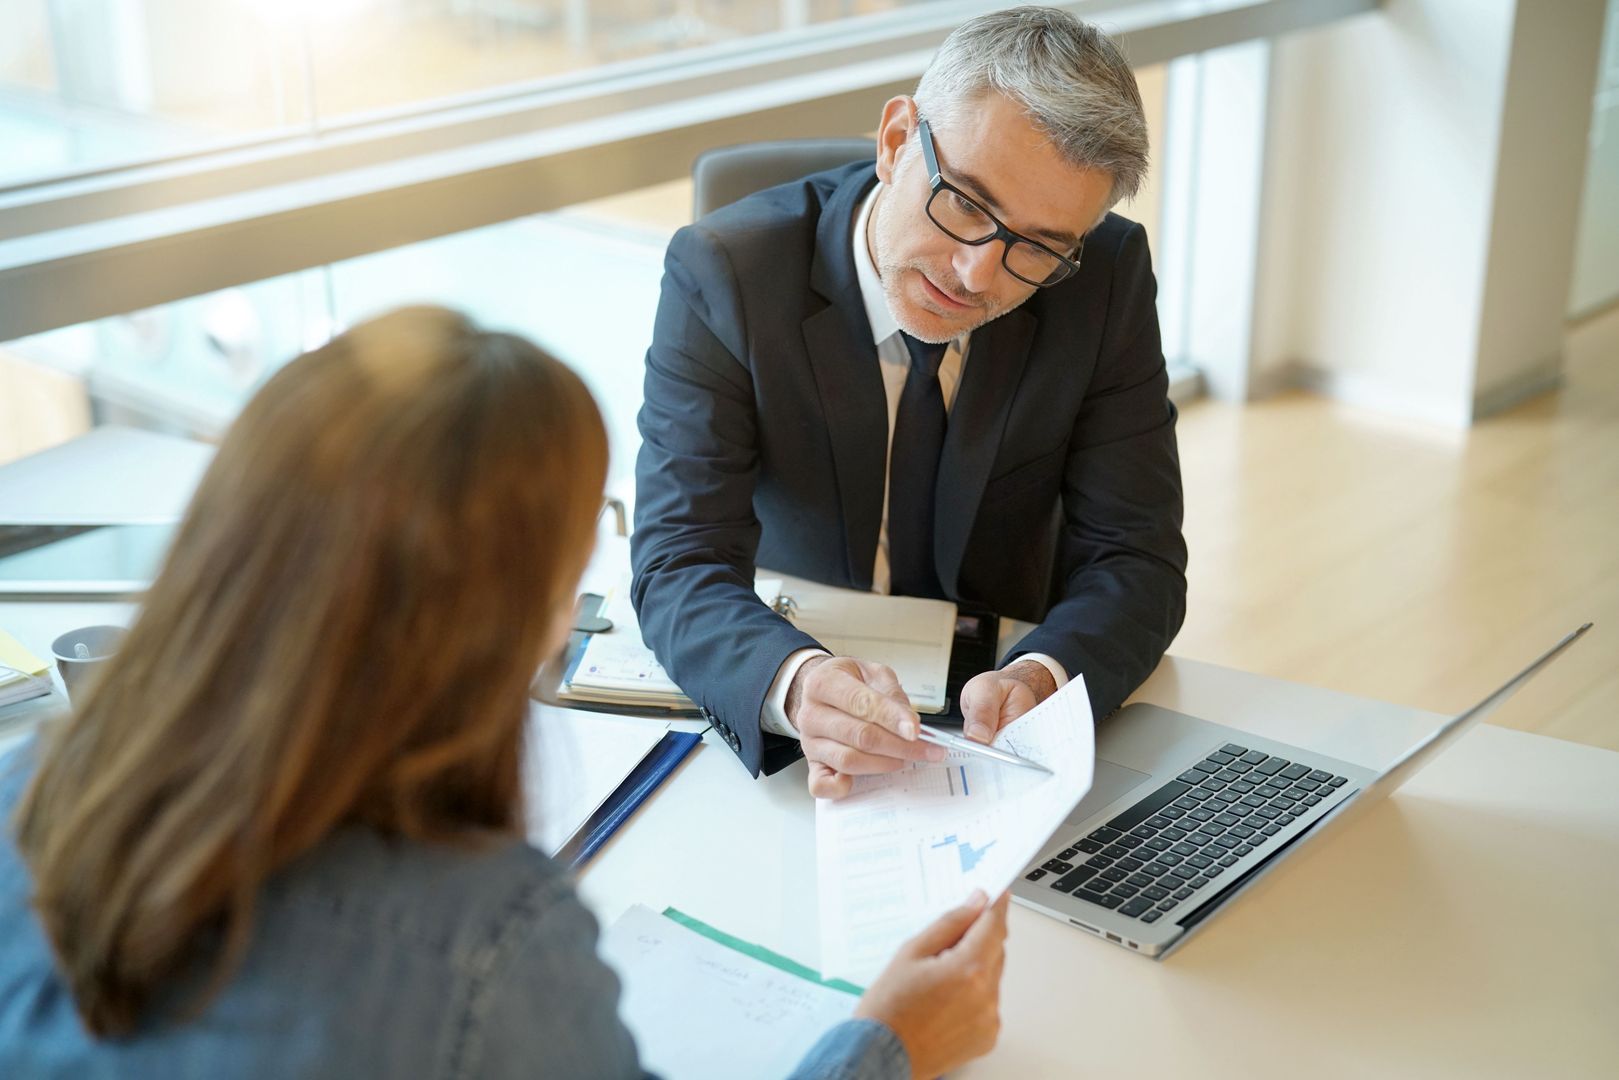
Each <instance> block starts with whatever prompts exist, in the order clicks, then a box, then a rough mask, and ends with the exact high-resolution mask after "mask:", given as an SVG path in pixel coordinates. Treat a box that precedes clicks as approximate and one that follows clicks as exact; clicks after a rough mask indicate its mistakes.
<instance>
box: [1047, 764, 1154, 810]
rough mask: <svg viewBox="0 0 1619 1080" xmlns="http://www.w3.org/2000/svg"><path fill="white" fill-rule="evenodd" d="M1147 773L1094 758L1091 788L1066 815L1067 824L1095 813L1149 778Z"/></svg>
mask: <svg viewBox="0 0 1619 1080" xmlns="http://www.w3.org/2000/svg"><path fill="white" fill-rule="evenodd" d="M1151 779H1152V777H1151V776H1149V775H1148V774H1147V773H1143V772H1136V771H1135V770H1134V769H1126V768H1125V767H1124V766H1123V765H1115V764H1114V763H1113V762H1111V761H1108V760H1107V759H1106V758H1097V759H1096V771H1095V778H1094V779H1093V780H1092V781H1091V790H1090V791H1088V792H1087V793H1086V794H1085V797H1084V798H1083V799H1081V800H1079V805H1078V806H1076V807H1074V810H1073V813H1071V814H1069V815H1068V822H1067V823H1068V824H1069V825H1078V824H1079V823H1080V822H1082V821H1084V820H1085V819H1086V818H1088V817H1090V816H1091V815H1092V814H1094V813H1096V812H1097V811H1098V810H1100V809H1102V807H1104V806H1106V805H1107V804H1108V803H1110V802H1112V801H1113V800H1114V799H1117V798H1118V797H1119V796H1121V795H1123V794H1124V793H1125V792H1127V791H1129V790H1130V789H1131V788H1134V787H1139V786H1140V785H1141V784H1144V783H1146V782H1147V781H1148V780H1151Z"/></svg>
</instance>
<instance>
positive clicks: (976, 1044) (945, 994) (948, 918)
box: [855, 891, 1011, 1078]
mask: <svg viewBox="0 0 1619 1080" xmlns="http://www.w3.org/2000/svg"><path fill="white" fill-rule="evenodd" d="M1010 899H1011V894H1010V893H1003V894H1002V895H1001V898H1000V899H999V900H998V901H996V902H995V904H994V905H993V906H989V905H988V903H987V898H986V897H985V896H984V894H983V893H982V892H978V891H975V892H974V893H973V895H972V896H971V897H970V898H969V899H968V901H967V902H966V903H965V904H963V905H962V906H961V907H958V908H954V909H952V910H950V911H947V912H945V913H944V914H943V915H941V916H940V917H939V918H938V919H937V920H936V921H935V922H934V923H933V924H932V925H931V926H929V927H928V928H927V929H925V930H923V931H922V932H921V933H920V934H917V935H916V936H915V937H913V938H912V939H911V940H909V941H907V942H906V943H905V944H904V945H901V946H900V948H899V952H898V953H896V954H895V955H894V959H893V960H891V961H889V963H888V966H887V967H886V968H884V969H883V973H882V974H881V975H879V976H878V977H877V981H876V982H874V983H872V984H871V987H870V988H869V989H868V990H867V991H866V993H865V996H864V997H862V998H861V999H860V1005H859V1007H858V1008H856V1009H855V1015H856V1016H861V1017H869V1018H871V1019H873V1020H880V1021H882V1022H883V1023H885V1024H887V1025H888V1026H889V1027H890V1028H891V1029H893V1031H894V1033H895V1034H896V1035H898V1036H899V1041H900V1042H901V1043H903V1044H904V1045H905V1051H906V1053H907V1054H909V1055H910V1058H911V1074H912V1075H913V1076H915V1077H919V1078H932V1077H936V1076H940V1075H942V1074H944V1073H947V1072H949V1071H951V1070H952V1069H955V1068H958V1067H960V1066H962V1065H964V1064H966V1063H967V1062H969V1061H971V1060H972V1059H973V1058H976V1057H981V1056H983V1055H984V1054H987V1053H988V1052H989V1051H990V1049H991V1048H992V1047H993V1046H994V1045H995V1040H996V1038H997V1037H998V1036H999V1035H1000V1031H1001V968H1002V966H1003V965H1004V964H1005V961H1006V905H1007V903H1008V902H1009V901H1010Z"/></svg>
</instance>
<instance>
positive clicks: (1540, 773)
mask: <svg viewBox="0 0 1619 1080" xmlns="http://www.w3.org/2000/svg"><path fill="white" fill-rule="evenodd" d="M170 441H171V442H173V441H176V440H170ZM130 449H131V447H130V444H128V443H127V442H125V443H123V444H122V445H121V450H120V452H127V451H129V450H130ZM144 449H145V450H146V451H149V452H151V453H153V454H157V455H158V456H159V457H164V456H165V455H177V456H171V457H166V458H165V459H166V460H170V461H171V462H172V461H179V460H181V459H183V458H186V457H189V456H192V455H195V454H197V453H198V452H199V451H197V450H196V449H195V448H193V449H186V448H183V447H175V446H165V447H161V448H160V447H158V446H156V445H150V444H149V445H148V446H146V447H145V448H144ZM83 450H84V448H83V447H82V446H81V447H78V449H77V450H75V451H73V453H74V454H75V455H76V456H75V457H74V458H73V459H72V460H73V461H75V462H77V463H78V464H77V466H76V467H82V468H87V469H89V470H90V472H89V474H88V479H87V478H85V477H78V478H74V477H70V476H68V475H67V470H53V471H54V472H55V473H56V479H54V480H53V482H52V484H51V485H45V486H44V487H45V488H46V489H48V490H49V491H51V492H57V491H62V490H72V491H76V492H78V493H79V495H80V497H81V498H85V499H92V500H93V499H94V498H95V497H96V495H95V492H94V490H93V489H95V488H98V487H101V486H103V485H101V484H99V483H97V482H96V478H102V479H105V478H106V477H107V476H108V470H105V469H103V468H101V466H100V464H99V462H97V461H96V460H95V455H86V454H84V453H83ZM201 453H202V454H203V457H201V458H197V459H196V460H198V461H200V460H204V459H205V450H204V451H201ZM64 460H68V459H66V458H65V457H64V456H62V455H59V456H58V458H57V462H58V463H60V462H62V461H64ZM27 464H28V463H27V462H23V463H19V465H17V466H7V467H5V468H0V508H5V509H9V508H10V505H11V504H10V501H9V500H10V499H11V497H12V496H13V495H14V494H15V492H16V490H17V488H16V487H15V486H13V485H11V484H10V482H9V478H10V477H11V476H12V475H13V474H14V470H16V469H18V468H20V467H21V466H23V465H27ZM193 464H195V461H194V462H193ZM37 466H38V462H37V461H35V464H34V465H33V466H30V468H29V471H28V472H27V473H25V474H24V475H34V476H37V475H38V468H37ZM124 468H125V470H126V472H127V471H129V470H131V469H132V466H130V465H129V464H128V463H127V462H126V464H125V466H124ZM159 471H160V472H161V471H162V470H159ZM167 472H168V474H169V475H170V476H171V479H172V481H173V482H174V485H175V486H174V488H173V489H171V490H170V491H169V492H168V493H167V494H164V495H162V496H161V497H162V498H164V499H169V500H171V502H170V503H168V504H167V505H173V506H178V505H180V504H182V503H183V502H184V498H185V496H186V494H188V493H189V490H190V485H191V484H192V483H194V482H195V471H194V470H191V469H188V468H187V467H183V466H171V467H170V468H169V469H168V470H167ZM133 473H134V474H135V475H140V476H147V477H150V476H152V475H154V474H153V473H152V471H151V470H142V469H133ZM61 485H67V486H66V487H62V486H61ZM35 486H36V488H39V487H40V485H37V484H36V485H35ZM53 497H54V496H53ZM173 500H177V501H173ZM72 509H75V510H76V509H78V508H77V507H74V508H72ZM601 554H602V558H601V560H599V562H598V568H597V573H598V574H599V573H600V572H601V569H600V568H601V566H603V565H606V564H608V563H610V562H611V561H612V560H615V559H619V558H622V555H621V553H620V552H618V551H616V550H615V549H614V545H613V544H612V542H611V541H608V542H606V544H605V546H604V549H603V551H602V553H601ZM127 616H128V609H127V608H125V607H122V606H121V605H105V604H51V603H30V604H4V603H0V626H7V627H8V628H9V629H11V630H12V632H13V633H16V634H17V635H18V636H19V637H21V638H22V639H23V641H24V643H25V644H27V645H29V646H30V647H31V648H33V649H35V650H36V651H41V652H43V651H45V650H47V649H48V647H49V644H50V641H51V639H52V638H53V637H54V636H55V635H56V634H58V633H60V632H62V631H63V630H67V629H70V628H72V627H74V626H82V625H86V624H88V623H95V622H119V621H121V620H122V619H123V618H127ZM1503 674H1505V673H1503ZM1485 689H1487V688H1485V687H1480V688H1479V690H1480V692H1481V693H1482V692H1483V691H1484V690H1485ZM1136 698H1138V699H1140V700H1146V701H1152V702H1156V703H1157V704H1160V705H1164V706H1167V707H1169V708H1174V709H1179V710H1181V711H1183V712H1189V713H1195V714H1197V715H1200V716H1204V717H1206V718H1208V719H1210V720H1217V721H1219V722H1221V723H1225V724H1229V725H1230V726H1232V727H1235V728H1239V729H1243V730H1247V731H1252V732H1256V733H1259V734H1264V735H1268V736H1271V737H1274V738H1280V739H1287V740H1289V741H1293V742H1299V743H1304V744H1307V745H1310V746H1313V747H1315V748H1316V749H1319V750H1321V751H1322V752H1324V753H1328V754H1331V755H1334V756H1337V757H1341V758H1344V759H1346V760H1349V761H1356V762H1360V763H1363V764H1368V765H1377V764H1381V763H1383V762H1386V761H1388V760H1390V759H1391V758H1393V757H1394V755H1395V754H1397V753H1398V752H1399V751H1400V750H1401V749H1403V748H1404V747H1405V746H1407V745H1409V744H1410V743H1411V742H1413V741H1415V739H1416V738H1417V736H1419V735H1420V734H1422V733H1423V732H1425V731H1428V730H1430V729H1431V728H1432V727H1433V726H1434V725H1436V724H1437V723H1438V722H1439V719H1440V718H1439V717H1437V716H1434V715H1432V714H1426V713H1421V712H1418V711H1415V710H1412V711H1410V712H1409V713H1407V714H1405V715H1404V716H1403V717H1402V718H1399V719H1394V720H1391V719H1389V718H1388V716H1387V714H1382V719H1380V720H1373V719H1372V718H1371V715H1372V714H1371V712H1370V710H1368V708H1367V703H1366V702H1365V701H1363V700H1361V699H1358V698H1354V697H1349V696H1346V695H1342V694H1335V693H1331V692H1329V691H1323V690H1317V689H1312V688H1310V687H1303V686H1296V685H1292V684H1289V683H1284V682H1281V681H1279V680H1275V679H1267V678H1261V677H1259V676H1254V675H1245V674H1242V673H1240V672H1235V671H1230V670H1227V669H1223V668H1218V667H1214V666H1212V665H1208V664H1200V663H1197V662H1195V661H1190V660H1182V659H1178V658H1175V657H1171V658H1169V659H1166V660H1165V661H1164V663H1163V664H1162V665H1161V666H1160V667H1159V669H1158V671H1157V672H1156V673H1154V675H1153V676H1152V678H1151V679H1149V680H1148V682H1147V683H1146V685H1144V686H1143V687H1142V688H1141V690H1140V691H1139V692H1138V693H1137V694H1136ZM0 741H3V740H0ZM814 866H815V862H814V810H813V805H812V804H811V802H810V800H809V798H808V796H807V795H806V793H805V784H804V766H803V764H802V763H800V764H798V765H796V766H794V767H792V768H790V769H788V770H786V771H785V772H782V773H779V774H778V775H776V776H774V777H771V778H769V779H767V780H763V781H754V780H751V779H749V778H748V776H747V775H746V774H745V773H744V772H743V770H742V768H741V766H740V765H739V764H738V763H737V761H736V758H735V755H733V754H732V753H731V751H730V750H729V749H728V748H727V747H726V746H725V745H724V744H723V743H721V742H719V741H718V739H717V738H716V737H715V736H714V735H713V734H710V735H708V736H707V738H706V739H705V741H704V745H703V746H702V747H700V748H699V749H698V750H697V751H696V752H694V753H693V754H692V755H691V757H690V758H688V759H687V761H686V762H685V764H684V765H683V766H682V767H681V769H680V770H679V771H678V772H677V773H676V774H675V776H674V777H672V778H671V779H670V781H669V782H668V783H667V784H665V785H664V786H663V787H662V788H661V789H660V790H659V792H658V793H657V794H656V795H655V796H654V797H653V798H652V799H651V800H649V801H648V803H647V805H646V806H645V807H643V808H642V810H641V811H640V812H639V813H638V814H637V815H636V816H635V817H634V818H632V819H631V821H630V822H629V823H628V824H627V825H626V826H625V827H624V828H623V829H622V830H620V832H619V833H618V835H617V836H615V837H614V839H613V840H612V841H611V842H610V843H609V844H608V845H607V846H606V847H605V848H603V850H602V851H601V852H600V853H599V854H598V855H597V856H596V858H595V860H594V861H593V862H592V863H591V864H590V866H589V867H588V868H587V870H586V872H585V874H584V876H583V878H582V880H581V882H580V891H581V893H582V894H583V896H584V897H585V900H586V902H587V903H589V904H590V905H591V907H592V908H593V909H594V910H595V911H596V913H597V914H598V916H599V917H600V918H601V919H602V921H603V922H604V923H606V922H611V921H612V920H613V919H615V918H617V917H618V915H619V914H620V913H621V912H622V911H623V910H624V909H625V908H627V907H628V906H629V905H630V904H632V903H645V904H647V905H648V906H651V907H654V908H661V907H663V906H665V905H673V906H674V907H677V908H680V909H681V910H683V911H686V912H688V913H690V914H692V915H694V916H696V917H698V918H700V919H703V920H705V921H708V922H710V923H713V924H714V925H716V926H719V927H721V928H723V929H725V930H727V931H729V932H731V933H733V934H737V935H740V936H742V937H745V938H748V939H751V940H754V941H757V942H760V943H762V944H764V945H767V946H769V947H770V948H773V949H776V950H778V951H779V952H782V953H785V954H787V955H789V956H793V957H795V958H797V959H800V960H803V961H805V962H807V963H810V964H814V963H816V961H817V959H818V957H817V937H818V933H817V922H816V893H815V870H814ZM1011 918H1012V936H1011V939H1010V941H1009V942H1008V961H1007V967H1006V979H1005V983H1004V986H1003V1003H1002V1013H1003V1018H1004V1024H1005V1026H1004V1030H1003V1033H1002V1036H1001V1042H1000V1046H999V1047H998V1048H997V1049H996V1051H995V1052H994V1053H993V1054H991V1055H990V1056H989V1057H988V1058H986V1059H984V1060H983V1061H980V1062H978V1063H976V1064H975V1065H973V1066H972V1067H970V1068H968V1069H967V1070H965V1071H964V1073H963V1074H962V1075H964V1076H968V1077H999V1076H1006V1077H1019V1078H1033V1077H1039V1078H1043V1077H1048V1076H1050V1077H1056V1076H1061V1077H1069V1076H1073V1077H1083V1078H1089V1077H1112V1076H1121V1075H1134V1076H1162V1075H1170V1074H1172V1073H1175V1072H1184V1073H1187V1074H1191V1075H1198V1076H1241V1077H1243V1078H1245V1080H1246V1078H1251V1077H1256V1076H1258V1077H1268V1076H1289V1077H1291V1076H1300V1075H1303V1076H1312V1077H1314V1076H1320V1077H1329V1078H1336V1077H1361V1076H1379V1077H1381V1076H1400V1077H1406V1076H1421V1077H1432V1076H1455V1077H1479V1076H1502V1077H1524V1076H1536V1077H1539V1076H1545V1077H1559V1078H1561V1077H1576V1076H1603V1077H1612V1076H1615V1075H1619V754H1615V753H1612V752H1610V751H1606V750H1597V749H1592V748H1589V747H1584V746H1578V745H1575V744H1572V743H1565V742H1560V741H1558V740H1555V739H1548V738H1545V737H1542V736H1537V735H1528V734H1524V733H1521V732H1517V731H1510V730H1507V729H1504V728H1496V727H1492V726H1490V725H1483V726H1481V727H1479V728H1477V729H1475V730H1474V731H1472V732H1471V733H1470V734H1468V735H1467V736H1466V737H1465V738H1464V739H1463V740H1462V741H1461V742H1460V743H1459V744H1458V745H1457V746H1456V747H1454V748H1453V749H1452V750H1451V751H1450V752H1449V753H1447V754H1446V755H1444V756H1443V757H1441V758H1440V759H1439V760H1438V761H1437V762H1436V763H1434V764H1433V765H1431V766H1430V767H1429V768H1428V769H1427V770H1426V771H1425V772H1423V773H1422V774H1421V775H1420V776H1419V777H1417V778H1416V779H1415V780H1414V781H1412V782H1411V783H1410V784H1409V785H1408V786H1407V787H1406V788H1405V789H1404V790H1402V791H1401V792H1400V793H1399V794H1398V795H1397V796H1395V798H1394V799H1392V800H1390V801H1389V802H1387V803H1385V804H1383V805H1382V806H1380V807H1378V808H1377V809H1376V810H1375V811H1374V812H1372V813H1370V814H1368V815H1367V816H1366V817H1365V818H1363V819H1362V820H1361V821H1359V822H1357V823H1356V824H1355V825H1354V826H1353V827H1352V828H1350V829H1348V830H1346V831H1344V832H1343V833H1341V834H1340V835H1338V836H1337V837H1334V838H1332V839H1331V840H1329V841H1328V842H1326V843H1324V844H1323V845H1322V846H1321V847H1319V848H1317V849H1315V850H1313V851H1309V852H1307V853H1304V854H1303V855H1302V856H1301V857H1300V858H1298V859H1296V860H1294V861H1293V862H1292V863H1291V864H1289V865H1288V866H1286V867H1284V868H1282V869H1281V870H1279V871H1278V872H1277V873H1275V874H1273V875H1271V876H1270V877H1269V878H1268V879H1266V880H1265V881H1264V882H1262V883H1261V884H1260V885H1259V886H1258V887H1257V888H1255V889H1254V890H1252V891H1251V892H1250V893H1249V894H1248V895H1247V896H1245V897H1244V898H1243V899H1242V900H1240V901H1238V902H1237V903H1236V904H1235V905H1234V906H1233V907H1232V908H1231V909H1229V910H1228V911H1226V912H1224V913H1223V914H1221V915H1220V916H1219V917H1218V919H1217V921H1215V922H1214V923H1212V924H1211V925H1210V926H1209V927H1208V929H1206V930H1205V931H1203V932H1202V933H1201V934H1200V935H1199V937H1198V938H1197V939H1196V940H1194V941H1193V942H1191V943H1190V944H1188V945H1187V946H1186V948H1185V949H1183V950H1181V951H1180V952H1178V953H1176V954H1175V955H1174V956H1173V957H1171V958H1170V959H1169V960H1168V961H1165V962H1164V963H1161V964H1160V963H1156V962H1154V961H1151V960H1148V959H1145V958H1143V957H1140V956H1137V955H1133V954H1131V953H1128V952H1126V951H1124V950H1122V949H1119V948H1117V947H1116V946H1112V945H1109V944H1107V943H1105V942H1102V941H1099V940H1097V939H1095V938H1092V937H1090V936H1089V935H1085V934H1082V933H1080V932H1078V931H1074V930H1071V929H1069V928H1067V927H1066V926H1064V925H1062V924H1059V923H1057V922H1055V921H1054V920H1051V919H1048V918H1046V917H1044V916H1041V915H1038V914H1036V913H1034V912H1031V911H1028V910H1025V909H1022V908H1018V907H1016V906H1014V908H1013V911H1012V917H1011Z"/></svg>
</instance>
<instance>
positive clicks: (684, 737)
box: [556, 731, 703, 870]
mask: <svg viewBox="0 0 1619 1080" xmlns="http://www.w3.org/2000/svg"><path fill="white" fill-rule="evenodd" d="M702 741H703V737H702V736H701V735H700V734H698V733H697V732H695V731H669V732H665V733H664V736H663V738H662V739H659V740H658V744H657V745H656V746H654V747H653V748H652V749H651V750H649V751H647V755H646V757H644V758H642V759H641V763H640V764H639V765H637V766H636V767H635V768H634V769H632V770H630V775H628V776H626V777H625V778H624V780H623V782H622V783H620V784H619V785H618V787H616V788H614V789H613V793H612V794H611V795H609V796H608V797H607V801H606V802H604V803H602V804H601V806H600V807H599V808H598V809H597V810H596V812H595V813H594V814H591V815H590V818H589V819H588V820H587V821H586V822H585V823H584V824H583V825H582V826H580V827H579V831H578V832H576V833H574V834H573V836H572V837H571V838H570V839H569V840H568V842H567V843H566V844H563V845H562V847H561V849H560V850H558V851H557V854H556V858H557V860H558V861H559V862H562V863H565V864H567V866H568V869H570V870H577V869H579V868H580V867H581V866H583V865H584V864H585V863H586V862H588V861H589V860H590V857H591V856H592V855H594V854H596V850H597V849H598V848H600V847H601V846H602V845H603V844H605V843H607V838H608V837H610V836H612V835H613V833H614V832H615V831H617V829H618V827H619V826H620V825H622V824H624V822H626V821H627V820H629V817H630V815H631V814H633V813H635V811H636V809H637V808H638V807H639V806H640V805H641V804H642V803H644V802H646V799H647V796H648V795H651V794H652V793H653V792H654V791H656V790H657V788H658V785H659V784H661V783H663V782H664V780H666V779H667V778H668V777H669V774H670V773H672V772H674V771H675V767H676V766H678V765H679V764H680V763H681V762H682V761H683V760H685V757H686V755H687V754H689V753H691V749H692V747H694V746H696V745H697V744H698V743H700V742H702Z"/></svg>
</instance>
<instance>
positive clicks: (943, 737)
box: [916, 724, 1056, 776]
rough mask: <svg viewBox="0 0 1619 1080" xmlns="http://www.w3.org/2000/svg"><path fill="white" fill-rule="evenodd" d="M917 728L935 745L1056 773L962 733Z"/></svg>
mask: <svg viewBox="0 0 1619 1080" xmlns="http://www.w3.org/2000/svg"><path fill="white" fill-rule="evenodd" d="M917 728H918V729H919V730H918V731H917V735H916V737H917V738H919V739H921V740H922V741H923V742H929V743H933V744H934V745H935V746H942V747H945V748H946V749H948V750H960V751H961V752H962V753H964V754H972V755H973V756H975V757H981V758H988V759H989V760H991V761H999V762H1001V763H1002V764H1004V765H1016V766H1018V767H1020V768H1024V769H1034V770H1036V771H1038V772H1043V773H1045V774H1046V775H1047V776H1055V775H1056V774H1055V773H1053V772H1052V771H1051V770H1050V769H1048V768H1046V767H1045V766H1044V765H1042V764H1040V763H1039V762H1038V761H1030V760H1029V759H1028V758H1026V757H1019V756H1018V755H1016V754H1012V753H1008V752H1007V751H1005V750H997V749H996V748H995V747H993V746H986V745H985V744H983V743H981V742H973V741H972V740H971V739H964V738H962V737H961V736H960V735H952V734H950V733H949V732H948V731H940V730H939V729H938V728H936V727H928V726H927V725H926V724H918V725H917Z"/></svg>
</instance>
